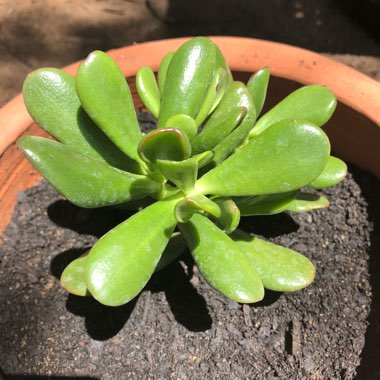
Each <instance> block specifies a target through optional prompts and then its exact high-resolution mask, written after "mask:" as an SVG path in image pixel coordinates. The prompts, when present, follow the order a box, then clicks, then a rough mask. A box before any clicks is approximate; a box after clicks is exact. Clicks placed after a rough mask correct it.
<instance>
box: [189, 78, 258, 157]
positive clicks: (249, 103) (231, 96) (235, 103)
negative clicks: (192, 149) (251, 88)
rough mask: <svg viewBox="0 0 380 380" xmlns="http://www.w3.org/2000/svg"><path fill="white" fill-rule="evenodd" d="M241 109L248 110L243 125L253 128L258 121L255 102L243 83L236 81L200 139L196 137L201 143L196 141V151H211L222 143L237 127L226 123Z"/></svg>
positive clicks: (226, 93) (207, 123)
mask: <svg viewBox="0 0 380 380" xmlns="http://www.w3.org/2000/svg"><path fill="white" fill-rule="evenodd" d="M241 107H244V108H245V109H246V110H247V113H246V115H245V117H244V119H243V121H242V122H241V124H243V125H244V126H245V125H249V126H250V127H251V128H252V127H253V125H254V123H255V120H256V110H255V106H254V104H253V100H252V98H251V95H249V93H248V91H247V88H246V87H245V85H244V84H243V83H242V82H237V81H235V82H232V83H231V84H230V85H229V86H228V87H227V89H226V91H225V93H224V95H223V97H222V100H221V101H220V103H219V105H218V107H216V109H215V111H214V112H213V113H212V114H211V115H210V117H209V118H208V119H207V121H206V123H205V125H204V127H203V129H202V132H201V133H200V134H199V136H200V137H198V136H197V137H196V139H197V140H199V141H197V140H196V139H194V140H195V141H194V142H193V144H194V145H199V146H197V150H196V151H197V152H202V151H203V150H209V149H211V148H212V147H214V146H215V145H216V144H217V143H219V142H220V141H222V140H223V138H224V137H225V136H227V135H228V134H229V133H230V132H231V131H232V129H233V128H234V127H235V126H236V125H234V124H232V123H228V122H227V123H226V121H227V120H229V118H230V117H231V114H234V113H236V112H237V111H238V110H239V111H241ZM208 129H210V130H211V132H208V131H207V130H208ZM218 129H221V131H219V132H218ZM201 134H204V136H206V138H204V137H201ZM208 139H211V143H207V140H208ZM215 141H216V143H215Z"/></svg>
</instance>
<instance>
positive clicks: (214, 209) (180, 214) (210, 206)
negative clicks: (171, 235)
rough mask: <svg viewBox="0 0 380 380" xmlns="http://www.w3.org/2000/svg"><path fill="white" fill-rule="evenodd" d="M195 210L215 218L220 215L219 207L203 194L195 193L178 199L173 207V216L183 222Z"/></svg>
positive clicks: (188, 218)
mask: <svg viewBox="0 0 380 380" xmlns="http://www.w3.org/2000/svg"><path fill="white" fill-rule="evenodd" d="M195 212H201V213H203V214H204V213H207V214H210V215H212V216H214V217H215V218H219V217H220V216H221V209H220V207H219V206H218V205H217V204H216V203H215V202H213V201H212V200H211V199H209V198H207V197H205V196H204V195H201V194H197V195H195V194H194V195H192V196H189V197H186V198H184V199H182V200H180V201H179V202H178V203H177V205H176V207H175V217H176V219H177V221H178V222H179V223H185V222H187V221H188V220H190V218H191V217H192V216H193V214H194V213H195Z"/></svg>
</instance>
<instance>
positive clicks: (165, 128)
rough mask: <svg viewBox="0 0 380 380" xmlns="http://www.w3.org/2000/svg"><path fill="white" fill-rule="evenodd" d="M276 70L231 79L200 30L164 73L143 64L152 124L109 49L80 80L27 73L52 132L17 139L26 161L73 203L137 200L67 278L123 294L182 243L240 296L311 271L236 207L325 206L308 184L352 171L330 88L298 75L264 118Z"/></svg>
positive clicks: (300, 280)
mask: <svg viewBox="0 0 380 380" xmlns="http://www.w3.org/2000/svg"><path fill="white" fill-rule="evenodd" d="M268 81H269V69H268V68H264V69H262V70H259V71H258V72H257V73H256V74H255V75H253V76H252V77H251V79H250V80H249V81H248V83H246V84H244V83H242V82H240V81H236V80H234V79H233V76H232V74H231V71H230V70H229V68H228V65H227V63H226V61H225V59H224V57H223V55H222V53H221V51H220V50H219V48H218V47H217V46H216V45H215V44H214V43H213V42H212V41H211V40H209V39H207V38H204V37H197V38H193V39H191V40H189V41H188V42H186V43H185V44H184V45H182V46H181V47H180V48H179V49H178V50H177V51H175V52H170V53H168V54H167V55H166V56H165V57H164V58H163V60H162V62H161V65H160V68H159V70H158V75H157V79H156V76H155V74H154V72H153V71H152V69H151V68H149V67H143V68H141V69H140V70H139V71H138V73H137V76H136V87H137V90H138V93H139V95H140V97H141V100H142V102H143V103H144V105H145V106H146V108H147V109H148V110H149V111H150V113H151V114H152V115H153V116H154V117H155V118H156V119H157V129H155V130H153V131H151V132H149V133H147V134H143V133H142V132H141V130H140V127H139V124H138V120H137V117H136V113H135V107H134V104H133V99H132V96H131V93H130V90H129V87H128V84H127V81H126V80H125V78H124V76H123V74H122V72H121V70H120V68H119V67H118V65H117V64H116V63H115V62H114V61H113V59H112V58H111V57H110V56H109V55H107V54H105V53H103V52H101V51H95V52H93V53H91V54H90V55H89V56H88V58H87V59H86V60H85V61H84V62H83V63H82V64H81V65H80V67H79V69H78V72H77V76H76V78H74V77H72V76H70V75H68V74H66V73H65V72H63V71H61V70H57V69H52V68H44V69H40V70H37V71H34V72H32V73H31V74H30V75H29V76H28V77H27V79H26V81H25V84H24V99H25V104H26V106H27V109H28V111H29V113H30V114H31V116H32V117H33V119H34V120H35V121H36V122H37V123H38V124H39V125H40V126H41V127H42V128H43V129H44V130H45V131H47V132H48V133H49V134H50V135H51V136H53V137H54V138H55V140H56V141H53V140H51V139H45V138H42V137H37V136H27V137H23V138H21V139H20V140H19V141H18V146H19V148H20V149H21V150H22V152H23V153H24V154H25V156H26V157H27V159H28V160H29V161H30V162H31V164H32V165H33V166H34V167H35V168H36V169H37V170H38V171H40V173H41V174H42V175H43V176H44V177H45V178H46V179H47V180H48V181H49V182H50V183H51V184H52V185H53V186H54V187H55V188H56V189H57V190H58V191H59V192H60V193H61V194H63V195H64V196H65V197H66V198H67V199H68V200H69V201H71V202H72V203H73V204H75V205H77V206H80V207H90V208H91V207H103V206H114V205H118V207H124V208H129V209H132V210H136V213H134V214H133V215H132V216H131V217H130V218H128V219H127V220H125V221H124V222H122V223H121V224H119V225H118V226H116V227H115V228H113V229H112V230H111V231H109V232H108V233H107V234H105V235H104V236H103V237H101V238H100V239H99V240H98V241H97V243H96V244H95V245H94V246H93V248H92V249H91V250H89V251H88V252H86V253H85V254H84V255H82V256H81V257H79V258H77V259H76V260H74V261H73V262H71V263H70V264H69V265H68V266H67V267H66V269H65V270H64V272H63V274H62V277H61V283H62V285H63V286H64V288H65V289H67V290H68V291H69V292H71V293H73V294H76V295H80V296H85V295H92V296H93V297H94V298H95V299H97V300H98V301H99V302H101V303H102V304H105V305H110V306H118V305H122V304H125V303H127V302H129V301H130V300H131V299H133V298H134V297H136V295H138V294H139V292H140V291H141V290H142V289H143V288H144V286H145V285H146V283H147V282H148V280H149V279H150V277H151V276H152V275H153V273H154V272H155V271H157V270H160V269H161V268H163V267H164V266H166V265H168V264H169V263H170V262H172V261H173V260H175V259H176V258H177V257H179V255H180V254H181V253H182V252H183V251H184V250H185V249H186V247H187V248H188V249H189V250H190V252H191V254H192V256H193V257H194V261H195V263H196V265H197V266H198V268H199V271H200V272H201V273H202V275H203V276H204V277H205V279H206V280H207V281H208V282H209V284H210V285H211V286H212V287H213V288H215V289H216V290H217V291H219V292H221V293H223V294H224V295H225V296H226V297H228V298H230V299H232V300H235V301H238V302H244V303H251V302H257V301H260V300H262V299H263V297H264V288H267V289H271V290H275V291H294V290H298V289H301V288H303V287H305V286H307V285H308V284H310V283H311V282H312V281H313V279H314V276H315V268H314V265H313V264H312V263H311V262H310V261H309V260H308V259H307V258H306V257H305V256H303V255H301V254H300V253H298V252H295V251H293V250H291V249H287V248H284V247H280V246H277V245H275V244H272V243H269V242H266V241H264V240H262V239H260V238H258V237H254V236H251V235H249V234H247V233H245V232H243V231H241V230H239V229H238V228H237V227H238V225H239V221H240V217H241V216H251V215H272V214H277V213H280V212H283V211H293V212H307V211H310V210H313V209H317V208H322V207H327V206H328V204H329V202H328V200H327V199H326V198H325V197H323V196H319V195H316V194H315V193H314V192H311V193H310V192H308V191H307V189H308V188H314V189H321V188H324V187H328V186H332V185H335V184H336V183H338V182H339V181H341V180H342V179H343V178H344V176H345V174H346V165H345V164H344V162H342V161H341V160H340V159H338V158H335V157H333V156H330V143H329V140H328V137H327V136H326V134H325V133H324V132H323V130H322V129H321V127H322V126H323V125H324V124H325V123H326V122H327V121H328V120H329V118H330V117H331V115H332V113H333V112H334V109H335V106H336V99H335V97H334V95H333V94H332V92H331V91H330V90H329V89H327V88H325V87H323V86H318V85H312V86H305V87H302V88H300V89H298V90H296V91H295V92H293V93H291V94H290V95H289V96H287V97H286V98H285V99H283V100H282V101H281V102H280V103H278V104H277V105H276V106H275V107H274V108H272V109H271V110H270V111H268V112H266V113H265V114H263V115H262V116H260V117H259V115H260V113H261V111H262V108H263V105H264V101H265V97H266V92H267V87H268ZM301 189H304V190H301Z"/></svg>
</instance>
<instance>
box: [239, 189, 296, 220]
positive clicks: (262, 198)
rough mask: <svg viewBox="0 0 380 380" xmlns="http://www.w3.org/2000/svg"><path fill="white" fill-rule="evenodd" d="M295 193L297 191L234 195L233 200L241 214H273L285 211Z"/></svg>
mask: <svg viewBox="0 0 380 380" xmlns="http://www.w3.org/2000/svg"><path fill="white" fill-rule="evenodd" d="M296 194H297V191H288V192H285V193H278V194H264V195H256V196H251V197H235V198H234V201H235V203H236V205H237V207H239V210H240V212H241V215H242V216H251V215H274V214H279V213H281V212H283V211H285V210H286V208H287V206H288V205H289V203H291V202H292V201H293V199H294V196H295V195H296Z"/></svg>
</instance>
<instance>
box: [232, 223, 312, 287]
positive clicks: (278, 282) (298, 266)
mask: <svg viewBox="0 0 380 380" xmlns="http://www.w3.org/2000/svg"><path fill="white" fill-rule="evenodd" d="M231 238H232V239H233V241H234V242H235V244H236V245H237V246H238V247H239V248H240V249H241V251H242V252H244V254H245V255H246V257H247V258H248V259H249V260H250V261H251V263H252V265H254V267H255V268H256V270H257V272H258V273H259V275H260V277H261V280H262V282H263V284H264V287H265V288H267V289H270V290H274V291H279V292H289V291H290V292H291V291H295V290H299V289H302V288H304V287H306V286H308V285H309V284H310V283H312V282H313V280H314V277H315V267H314V265H313V264H312V262H311V261H310V260H309V259H308V258H306V257H305V256H303V255H301V254H300V253H299V252H296V251H293V250H292V249H289V248H285V247H281V246H279V245H276V244H273V243H269V242H267V241H265V240H262V239H259V238H258V237H254V236H251V235H249V234H247V233H245V232H243V231H241V230H236V231H235V232H233V233H232V234H231Z"/></svg>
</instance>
